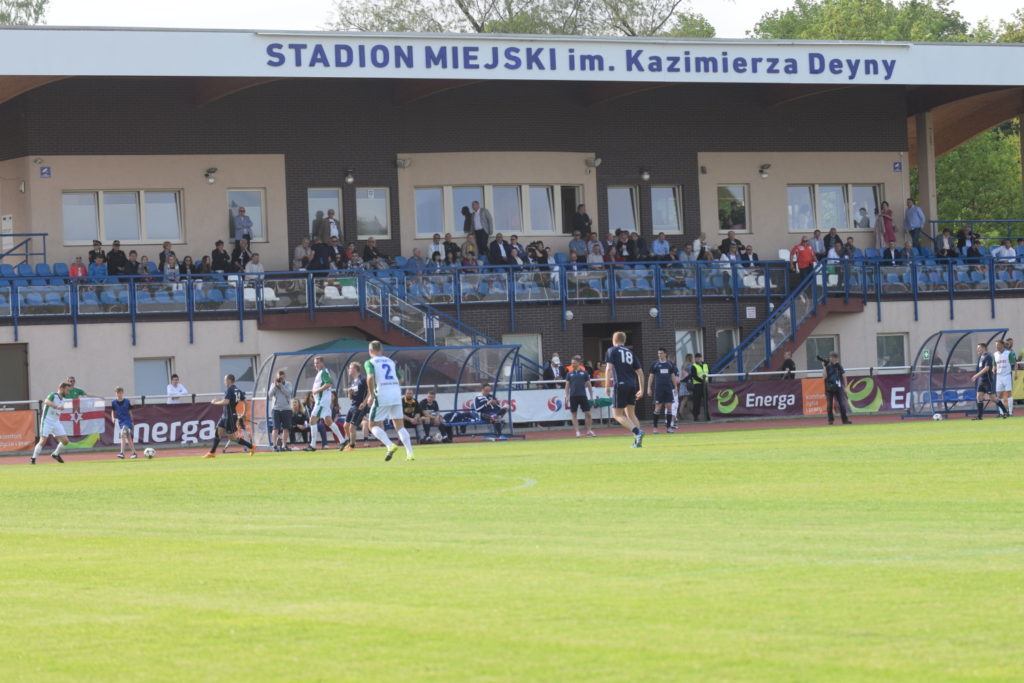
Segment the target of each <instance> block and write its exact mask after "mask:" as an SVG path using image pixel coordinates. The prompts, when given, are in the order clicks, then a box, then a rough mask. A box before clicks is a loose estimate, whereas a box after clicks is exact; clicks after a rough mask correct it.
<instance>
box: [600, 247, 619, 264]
mask: <svg viewBox="0 0 1024 683" xmlns="http://www.w3.org/2000/svg"><path fill="white" fill-rule="evenodd" d="M604 262H605V263H622V262H623V258H622V256H620V255H619V250H618V249H616V248H615V247H608V248H607V249H605V252H604Z"/></svg>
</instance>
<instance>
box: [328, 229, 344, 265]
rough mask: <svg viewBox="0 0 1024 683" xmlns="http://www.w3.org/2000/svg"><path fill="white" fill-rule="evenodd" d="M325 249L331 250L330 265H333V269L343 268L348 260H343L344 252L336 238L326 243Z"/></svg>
mask: <svg viewBox="0 0 1024 683" xmlns="http://www.w3.org/2000/svg"><path fill="white" fill-rule="evenodd" d="M327 248H328V249H330V250H331V256H330V263H332V264H334V267H335V268H338V269H341V268H344V267H345V263H346V262H347V261H348V259H347V258H345V250H344V249H343V248H342V246H341V241H340V240H338V238H337V237H331V238H330V239H329V240H328V241H327Z"/></svg>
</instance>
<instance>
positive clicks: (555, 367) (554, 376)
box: [541, 353, 565, 382]
mask: <svg viewBox="0 0 1024 683" xmlns="http://www.w3.org/2000/svg"><path fill="white" fill-rule="evenodd" d="M541 377H542V378H543V379H544V381H545V382H551V381H553V380H561V379H565V370H564V369H563V368H562V359H561V358H559V357H558V354H557V353H556V354H553V355H552V356H551V362H550V363H548V364H547V365H545V366H544V373H543V374H542V375H541Z"/></svg>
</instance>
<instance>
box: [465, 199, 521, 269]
mask: <svg viewBox="0 0 1024 683" xmlns="http://www.w3.org/2000/svg"><path fill="white" fill-rule="evenodd" d="M473 204H474V206H475V205H476V202H473ZM487 260H488V261H490V263H491V265H492V266H504V265H509V264H513V263H515V259H514V258H512V251H511V249H510V248H509V245H508V243H507V242H506V241H505V236H504V235H502V234H501V233H500V232H499V233H498V234H497V235H495V236H494V241H493V242H491V246H490V247H489V248H488V250H487Z"/></svg>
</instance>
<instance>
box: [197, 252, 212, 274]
mask: <svg viewBox="0 0 1024 683" xmlns="http://www.w3.org/2000/svg"><path fill="white" fill-rule="evenodd" d="M196 272H197V273H198V274H200V275H209V274H210V273H212V272H213V261H211V260H210V257H209V256H204V257H203V260H202V261H200V262H199V267H198V268H196Z"/></svg>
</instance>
